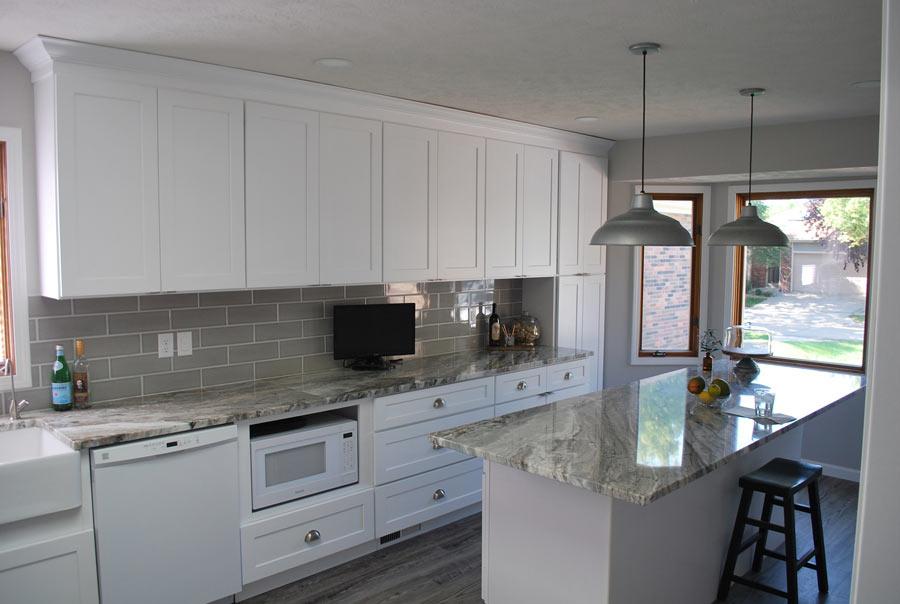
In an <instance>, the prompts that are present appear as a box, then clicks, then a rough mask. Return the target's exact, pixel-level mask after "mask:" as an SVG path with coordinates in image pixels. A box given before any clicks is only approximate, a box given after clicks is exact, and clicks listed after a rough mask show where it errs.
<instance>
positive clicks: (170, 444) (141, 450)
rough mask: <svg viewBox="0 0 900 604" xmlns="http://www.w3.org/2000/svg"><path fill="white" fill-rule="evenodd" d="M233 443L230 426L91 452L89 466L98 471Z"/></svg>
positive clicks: (234, 427) (232, 430)
mask: <svg viewBox="0 0 900 604" xmlns="http://www.w3.org/2000/svg"><path fill="white" fill-rule="evenodd" d="M234 440H237V427H236V426H235V425H234V424H229V425H227V426H218V427H216V428H207V429H204V430H192V431H190V432H179V433H176V434H171V435H168V436H162V437H158V438H148V439H145V440H138V441H135V442H131V443H125V444H120V445H111V446H109V447H102V448H99V449H94V450H92V451H91V462H92V464H93V466H94V467H97V468H98V467H103V466H110V465H114V464H120V463H127V462H131V461H136V460H139V459H146V458H149V457H157V456H159V455H171V454H174V453H181V452H183V451H190V450H192V449H200V448H204V447H209V446H212V445H218V444H221V443H226V442H230V441H234Z"/></svg>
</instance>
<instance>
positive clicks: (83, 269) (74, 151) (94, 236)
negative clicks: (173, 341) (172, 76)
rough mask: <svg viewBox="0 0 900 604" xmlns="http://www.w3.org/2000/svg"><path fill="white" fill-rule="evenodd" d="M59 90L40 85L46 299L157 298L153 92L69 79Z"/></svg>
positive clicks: (50, 84)
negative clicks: (146, 294) (136, 295)
mask: <svg viewBox="0 0 900 604" xmlns="http://www.w3.org/2000/svg"><path fill="white" fill-rule="evenodd" d="M56 87H57V88H56V94H55V95H54V91H53V80H52V79H51V78H48V79H45V80H42V81H41V82H38V83H36V85H35V101H36V116H37V131H36V133H37V146H38V157H37V161H38V172H39V175H40V177H41V178H40V182H39V184H38V187H39V199H40V202H39V214H40V226H39V228H40V231H41V238H40V248H41V293H42V294H43V295H45V296H49V297H53V298H61V297H73V296H92V295H111V294H134V293H143V292H155V291H159V287H160V277H159V275H160V272H159V196H158V189H157V156H156V146H157V133H156V132H157V131H156V126H157V121H156V120H157V116H156V89H155V88H151V87H148V86H139V85H135V84H126V83H118V82H110V81H104V80H101V79H94V78H87V77H80V78H72V77H69V76H67V75H64V74H60V75H58V76H57V79H56ZM54 107H55V110H56V111H55V113H56V116H55V117H56V120H55V123H56V127H57V130H56V132H54V131H53V128H52V126H53V123H54ZM54 174H56V178H55V179H54V178H53V175H54ZM54 186H55V187H56V188H55V190H54Z"/></svg>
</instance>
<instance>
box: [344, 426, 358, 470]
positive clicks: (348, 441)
mask: <svg viewBox="0 0 900 604" xmlns="http://www.w3.org/2000/svg"><path fill="white" fill-rule="evenodd" d="M354 436H355V434H354V433H353V432H347V433H345V434H344V471H345V472H351V471H353V470H355V469H356V438H354Z"/></svg>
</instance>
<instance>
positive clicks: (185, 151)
mask: <svg viewBox="0 0 900 604" xmlns="http://www.w3.org/2000/svg"><path fill="white" fill-rule="evenodd" d="M159 207H160V242H161V245H162V289H163V290H165V291H173V290H181V291H191V290H203V289H237V288H242V287H245V286H246V285H247V281H246V277H245V273H244V267H245V253H244V103H243V102H242V101H240V100H237V99H229V98H224V97H217V96H210V95H206V94H197V93H193V92H183V91H178V90H165V89H160V91H159Z"/></svg>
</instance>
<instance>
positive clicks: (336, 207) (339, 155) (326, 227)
mask: <svg viewBox="0 0 900 604" xmlns="http://www.w3.org/2000/svg"><path fill="white" fill-rule="evenodd" d="M319 208H320V209H319V218H320V229H319V254H320V255H319V265H320V267H321V278H320V280H321V281H322V282H323V283H379V282H380V281H381V122H378V121H374V120H366V119H361V118H355V117H347V116H342V115H332V114H328V113H323V114H321V115H320V117H319Z"/></svg>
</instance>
